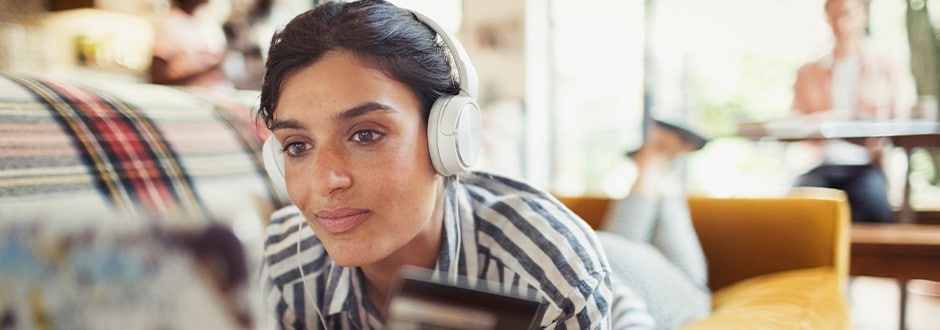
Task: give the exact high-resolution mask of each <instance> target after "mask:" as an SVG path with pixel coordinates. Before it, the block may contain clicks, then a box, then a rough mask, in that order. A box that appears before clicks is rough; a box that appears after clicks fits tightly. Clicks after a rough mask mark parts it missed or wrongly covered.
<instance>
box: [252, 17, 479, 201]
mask: <svg viewBox="0 0 940 330" xmlns="http://www.w3.org/2000/svg"><path fill="white" fill-rule="evenodd" d="M411 12H412V13H413V14H414V15H415V17H417V19H418V21H420V22H423V23H424V24H427V25H428V26H429V27H430V28H431V29H432V30H434V32H435V33H437V35H439V36H440V37H441V39H443V41H444V45H446V46H447V49H448V50H449V51H450V53H451V56H452V57H453V62H454V66H455V67H456V68H457V76H458V79H459V80H458V84H459V87H460V92H459V93H457V95H444V96H441V97H440V98H438V99H437V100H435V101H434V104H433V105H432V106H431V113H430V116H429V118H428V149H429V152H430V154H431V163H432V164H433V165H434V169H435V170H436V171H437V173H439V174H440V175H443V176H449V175H455V174H459V173H462V172H465V171H467V170H469V169H470V167H472V166H473V165H474V164H475V163H476V162H477V160H478V159H479V158H480V145H481V143H482V142H481V141H482V131H483V124H482V118H481V116H480V107H479V106H478V105H477V102H476V94H477V84H478V81H477V74H476V71H475V69H474V68H473V63H471V62H470V56H468V55H467V52H466V51H465V50H464V48H463V46H462V45H461V44H460V42H459V41H457V38H455V37H454V36H453V35H451V34H450V33H449V32H448V31H447V30H446V29H444V28H443V27H441V26H440V25H438V24H437V23H435V22H434V20H432V19H430V18H429V17H427V16H424V15H423V14H421V13H418V12H416V11H411ZM262 154H263V156H262V157H263V159H264V167H265V170H266V171H267V172H268V176H270V177H271V180H272V181H273V184H274V186H275V187H276V188H277V189H279V192H280V193H283V196H287V185H286V182H285V179H284V156H283V154H282V152H281V145H280V143H279V142H278V141H277V138H275V137H274V135H271V136H270V137H268V139H267V141H265V143H264V147H263V148H262Z"/></svg>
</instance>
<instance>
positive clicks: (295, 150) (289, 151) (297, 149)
mask: <svg viewBox="0 0 940 330" xmlns="http://www.w3.org/2000/svg"><path fill="white" fill-rule="evenodd" d="M312 147H313V146H311V145H310V144H309V143H303V142H291V143H288V144H286V145H285V146H284V149H283V150H281V152H283V153H284V154H285V155H287V157H298V156H300V154H302V153H303V152H304V151H307V150H310V148H312Z"/></svg>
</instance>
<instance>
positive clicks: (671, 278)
mask: <svg viewBox="0 0 940 330" xmlns="http://www.w3.org/2000/svg"><path fill="white" fill-rule="evenodd" d="M706 142H707V140H706V139H704V138H702V137H701V136H699V135H697V134H695V133H692V132H691V131H688V130H685V129H683V128H680V127H678V126H675V125H672V124H669V123H666V122H663V121H658V120H654V121H652V125H650V126H649V129H648V133H647V138H646V140H645V141H644V144H643V146H642V147H640V149H639V150H637V151H635V152H632V153H630V158H631V159H632V160H633V161H634V163H635V164H636V168H637V174H638V175H637V179H636V181H635V182H634V184H633V186H632V188H631V190H630V193H629V195H627V196H626V197H625V198H623V199H620V200H618V201H617V203H616V204H615V205H613V207H612V208H611V209H610V211H609V212H608V214H607V219H606V220H605V221H604V227H603V228H601V230H602V231H601V232H599V233H598V235H599V236H600V238H601V242H602V244H604V246H605V249H606V250H607V254H608V258H609V259H610V262H611V267H612V268H613V269H614V271H615V272H617V273H619V274H622V275H623V276H624V277H625V281H626V282H627V283H628V284H630V285H631V287H634V288H636V290H637V291H639V293H640V294H641V296H642V297H643V298H645V300H646V301H647V305H648V307H649V311H650V314H652V315H653V318H654V319H655V320H656V324H657V327H658V328H660V329H677V328H679V327H681V326H682V325H683V324H685V323H688V322H691V321H694V320H696V319H699V318H704V317H706V316H708V314H709V313H710V311H711V291H710V290H709V288H708V272H707V268H706V262H705V255H704V252H703V251H702V247H701V245H700V244H699V240H698V236H697V235H696V233H695V228H693V227H692V219H691V217H690V214H689V209H688V205H687V202H686V196H685V195H684V193H683V192H682V189H681V185H680V182H679V180H678V178H677V177H676V173H675V165H676V163H675V161H676V160H677V158H678V157H680V156H682V155H684V154H686V153H689V152H692V151H695V150H698V149H701V148H702V147H703V146H704V145H705V143H706Z"/></svg>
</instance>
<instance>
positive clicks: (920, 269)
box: [849, 224, 940, 330]
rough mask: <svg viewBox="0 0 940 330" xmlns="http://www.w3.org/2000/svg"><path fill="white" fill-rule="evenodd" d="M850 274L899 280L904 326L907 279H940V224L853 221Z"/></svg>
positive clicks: (901, 313) (900, 318) (903, 326)
mask: <svg viewBox="0 0 940 330" xmlns="http://www.w3.org/2000/svg"><path fill="white" fill-rule="evenodd" d="M849 274H850V275H852V276H877V277H891V278H895V279H897V280H898V284H899V286H900V289H901V290H900V291H901V299H900V301H901V306H900V308H901V311H900V317H899V329H901V330H904V329H905V326H906V324H905V323H906V322H905V320H906V317H905V315H906V314H907V283H908V281H910V280H913V279H923V280H931V281H940V225H919V224H853V225H852V248H851V259H850V261H849Z"/></svg>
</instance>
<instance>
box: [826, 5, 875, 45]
mask: <svg viewBox="0 0 940 330" xmlns="http://www.w3.org/2000/svg"><path fill="white" fill-rule="evenodd" d="M861 1H863V0H830V1H829V3H828V4H826V19H827V20H828V21H829V27H830V28H832V34H833V36H835V38H836V40H847V39H854V38H861V37H863V36H864V35H865V27H866V26H867V25H868V13H867V12H866V9H865V4H863V3H862V2H861Z"/></svg>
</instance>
